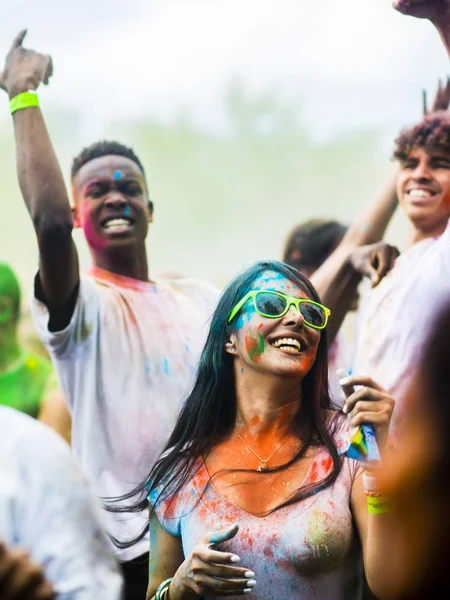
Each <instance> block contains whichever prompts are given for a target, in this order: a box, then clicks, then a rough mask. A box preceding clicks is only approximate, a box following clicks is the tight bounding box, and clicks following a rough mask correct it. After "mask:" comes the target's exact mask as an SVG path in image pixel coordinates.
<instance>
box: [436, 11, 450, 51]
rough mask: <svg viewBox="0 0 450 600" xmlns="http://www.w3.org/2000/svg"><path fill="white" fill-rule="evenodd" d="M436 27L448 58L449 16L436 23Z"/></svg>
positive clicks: (449, 42) (449, 43)
mask: <svg viewBox="0 0 450 600" xmlns="http://www.w3.org/2000/svg"><path fill="white" fill-rule="evenodd" d="M436 28H437V30H438V31H439V34H440V36H441V39H442V41H443V42H444V46H445V49H446V50H447V54H448V56H449V58H450V18H448V19H447V20H445V21H443V22H442V23H440V24H438V25H436Z"/></svg>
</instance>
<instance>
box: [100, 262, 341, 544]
mask: <svg viewBox="0 0 450 600" xmlns="http://www.w3.org/2000/svg"><path fill="white" fill-rule="evenodd" d="M268 271H270V272H276V273H279V274H281V275H283V276H284V277H285V278H286V279H288V280H289V281H291V282H293V283H294V284H296V285H298V286H299V287H300V288H301V289H302V290H304V291H305V292H306V293H307V294H308V296H309V297H310V298H311V299H312V300H315V301H316V302H320V298H319V296H318V294H317V292H316V290H315V289H314V287H313V286H312V284H311V283H310V281H309V280H308V279H307V278H306V277H305V276H304V275H302V274H301V273H299V272H298V271H297V270H296V269H294V268H293V267H290V266H289V265H287V264H285V263H282V262H279V261H262V262H258V263H256V264H254V265H252V266H251V267H250V268H249V269H247V270H246V271H244V272H243V273H242V274H240V275H238V276H237V277H236V278H235V279H234V280H233V281H232V282H231V283H230V284H229V285H228V287H227V288H226V289H225V291H224V292H223V293H222V296H221V298H220V301H219V303H218V306H217V308H216V310H215V312H214V314H213V316H212V320H211V326H210V330H209V334H208V338H207V340H206V343H205V346H204V349H203V352H202V355H201V357H200V362H199V366H198V370H197V376H196V379H195V382H194V385H193V388H192V391H191V392H190V394H189V395H188V397H187V398H186V400H185V402H184V404H183V406H182V409H181V412H180V414H179V416H178V420H177V422H176V425H175V428H174V430H173V432H172V434H171V436H170V438H169V441H168V442H167V444H166V447H165V450H164V452H163V454H162V456H161V458H160V459H159V460H158V462H157V463H156V464H155V465H154V467H153V468H152V470H151V471H150V473H149V475H148V477H147V478H146V479H145V481H143V482H142V483H141V484H140V485H139V486H138V487H137V488H135V489H134V490H132V491H131V492H130V493H129V494H126V495H125V496H123V497H121V498H117V499H115V501H116V502H118V501H121V502H123V501H126V500H130V499H132V498H134V497H136V495H138V497H140V498H141V499H140V500H139V501H138V502H136V503H135V504H134V505H132V506H117V505H116V506H112V505H111V504H109V505H107V509H108V510H110V511H112V512H141V511H143V510H145V509H146V508H148V501H147V496H148V495H149V493H150V492H151V491H154V490H157V489H158V488H161V487H163V488H164V493H163V492H162V493H161V494H160V495H159V497H160V498H162V497H164V498H174V497H175V496H176V494H177V493H178V492H179V491H180V490H181V489H182V487H183V486H184V485H185V483H186V482H187V481H188V479H189V478H191V477H192V475H193V473H194V468H195V465H196V463H198V458H199V457H206V456H207V455H208V453H209V452H210V450H211V449H212V448H213V447H214V446H216V445H217V444H219V443H220V442H221V441H222V440H224V439H225V438H226V437H227V436H229V435H230V434H231V433H232V431H233V429H234V426H235V423H236V392H235V382H234V372H233V357H232V356H231V355H229V354H228V353H227V352H226V351H225V342H226V340H227V338H228V337H229V335H230V334H231V333H232V332H233V330H234V325H233V323H235V322H236V320H234V321H233V322H232V323H231V324H230V325H229V324H228V317H229V315H230V313H231V311H232V310H233V308H234V306H235V305H236V304H237V303H238V302H239V300H241V298H243V297H244V296H245V294H247V292H248V291H249V290H250V289H252V284H253V282H254V281H255V279H256V278H257V277H259V276H260V275H261V274H263V273H267V272H268ZM332 408H333V406H332V402H331V399H330V394H329V388H328V358H327V336H326V331H325V330H323V331H322V334H321V338H320V342H319V347H318V350H317V356H316V360H315V362H314V365H313V367H312V368H311V371H310V372H309V373H308V375H307V376H306V377H305V378H304V380H303V382H302V405H301V410H300V411H299V412H298V414H297V415H296V417H294V421H295V422H294V424H293V425H294V428H295V429H296V431H297V432H298V433H299V434H300V437H301V440H302V447H301V448H300V450H299V451H298V452H297V454H296V455H295V456H294V457H293V458H292V460H291V461H289V462H288V463H286V464H285V465H282V466H280V467H277V468H276V469H271V470H272V471H273V472H277V471H281V470H284V469H286V468H288V467H289V466H290V465H292V464H293V463H295V462H296V461H298V460H299V459H300V458H302V457H303V456H304V455H305V452H306V450H307V449H308V448H309V447H311V446H312V445H317V446H325V447H326V448H327V450H328V452H329V454H330V456H331V457H332V460H333V468H332V472H331V473H330V474H329V475H328V476H327V477H326V478H325V479H324V480H323V481H320V482H318V483H315V484H310V485H307V486H304V487H303V488H301V489H299V490H298V491H297V492H296V493H295V494H294V495H293V496H292V497H291V498H289V499H288V500H286V501H285V502H283V503H282V504H281V505H280V506H277V507H276V508H274V509H273V510H276V509H278V508H281V507H282V506H288V505H290V504H294V503H295V502H299V501H300V500H302V499H304V498H306V497H308V496H310V495H312V494H314V493H316V492H317V491H319V490H321V489H323V488H325V487H327V486H329V485H331V484H332V483H333V482H334V481H335V480H336V478H337V476H338V475H339V472H340V469H341V466H342V462H341V459H340V457H339V454H338V451H337V448H336V445H335V443H334V440H333V428H334V427H336V424H337V420H336V419H333V420H332V421H333V425H332V427H331V428H330V423H329V422H327V418H328V416H329V415H328V413H327V409H332ZM168 490H170V491H168ZM109 500H110V499H109ZM146 531H147V528H146V530H145V531H143V532H142V534H141V535H140V536H138V537H137V538H136V539H134V540H131V541H130V542H126V543H122V542H119V541H118V540H114V542H115V543H116V544H117V545H118V546H119V547H128V546H130V545H132V544H134V543H136V542H137V541H138V540H140V539H142V537H143V536H144V535H145V533H146Z"/></svg>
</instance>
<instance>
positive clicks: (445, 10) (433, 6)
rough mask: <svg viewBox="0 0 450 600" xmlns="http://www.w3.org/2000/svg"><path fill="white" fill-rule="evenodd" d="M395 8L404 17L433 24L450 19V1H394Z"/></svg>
mask: <svg viewBox="0 0 450 600" xmlns="http://www.w3.org/2000/svg"><path fill="white" fill-rule="evenodd" d="M393 7H394V8H395V10H398V11H399V12H401V13H403V14H404V15H409V16H411V17H417V18H418V19H429V20H430V21H432V22H433V23H436V22H438V21H439V20H441V19H443V18H444V19H445V18H447V19H448V18H449V17H450V0H394V2H393Z"/></svg>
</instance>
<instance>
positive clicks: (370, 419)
mask: <svg viewBox="0 0 450 600" xmlns="http://www.w3.org/2000/svg"><path fill="white" fill-rule="evenodd" d="M339 383H340V384H341V386H342V389H343V390H344V393H345V395H346V397H347V399H346V401H345V404H344V408H343V411H344V413H345V414H347V415H348V416H349V418H350V423H351V425H352V427H359V426H360V425H364V424H367V425H373V428H374V430H375V436H376V438H377V443H378V446H379V448H380V451H381V452H383V450H384V449H385V448H386V446H387V441H388V436H389V425H390V423H391V418H392V412H393V410H394V406H395V400H394V399H393V398H391V396H389V394H388V393H387V392H386V390H384V389H383V388H382V387H381V386H379V385H378V384H377V383H375V382H374V381H372V379H370V377H353V376H352V377H345V378H344V379H341V380H340V382H339ZM355 386H358V389H357V390H355ZM359 386H361V387H359Z"/></svg>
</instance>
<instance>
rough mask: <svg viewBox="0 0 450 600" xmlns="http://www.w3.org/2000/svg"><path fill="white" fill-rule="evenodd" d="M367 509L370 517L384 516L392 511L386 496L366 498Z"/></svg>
mask: <svg viewBox="0 0 450 600" xmlns="http://www.w3.org/2000/svg"><path fill="white" fill-rule="evenodd" d="M367 508H368V511H369V513H370V514H371V515H385V514H386V513H390V512H391V511H392V507H391V502H390V500H389V498H387V497H386V496H375V497H374V496H367Z"/></svg>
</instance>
